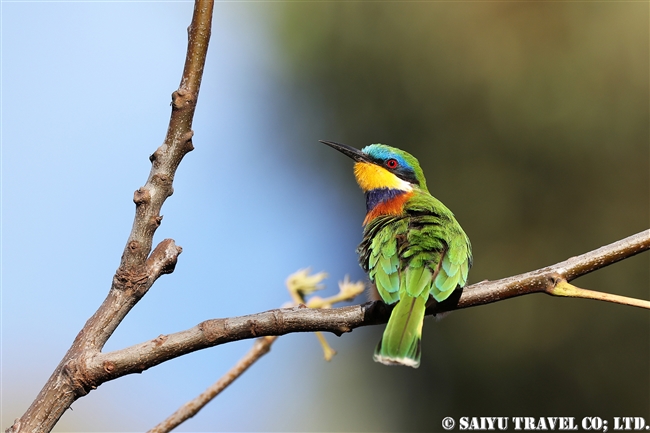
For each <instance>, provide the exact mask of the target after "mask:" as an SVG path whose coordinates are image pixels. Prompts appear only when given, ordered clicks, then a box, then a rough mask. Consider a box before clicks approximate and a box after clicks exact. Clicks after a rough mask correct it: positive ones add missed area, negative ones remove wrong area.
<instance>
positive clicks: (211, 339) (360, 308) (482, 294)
mask: <svg viewBox="0 0 650 433" xmlns="http://www.w3.org/2000/svg"><path fill="white" fill-rule="evenodd" d="M648 249H650V230H646V231H644V232H641V233H638V234H636V235H633V236H630V237H628V238H626V239H623V240H620V241H618V242H615V243H613V244H610V245H607V246H604V247H602V248H599V249H597V250H594V251H591V252H589V253H586V254H583V255H580V256H577V257H572V258H570V259H568V260H566V261H563V262H560V263H557V264H555V265H552V266H548V267H546V268H543V269H539V270H536V271H532V272H527V273H524V274H520V275H516V276H513V277H508V278H504V279H501V280H496V281H483V282H480V283H477V284H473V285H471V286H468V287H466V288H465V289H464V290H462V292H461V291H460V290H459V291H457V293H456V294H454V295H452V297H451V298H450V299H448V300H446V301H444V302H441V303H438V304H435V305H433V306H431V307H430V308H428V309H427V314H429V315H431V314H438V313H442V312H446V311H451V310H457V309H461V308H468V307H473V306H478V305H484V304H489V303H492V302H496V301H501V300H505V299H508V298H512V297H515V296H521V295H527V294H531V293H547V294H556V295H557V293H553V292H554V288H555V287H556V286H558V284H561V283H563V282H565V281H569V280H573V279H575V278H578V277H579V276H582V275H585V274H587V273H589V272H592V271H594V270H597V269H600V268H603V267H605V266H607V265H610V264H612V263H615V262H617V261H620V260H623V259H625V258H628V257H632V256H634V255H636V254H638V253H640V252H643V251H646V250H648ZM596 293H597V292H596ZM563 296H566V295H563ZM580 297H582V296H580ZM602 300H609V299H607V298H602ZM390 311H391V307H389V306H387V305H386V304H384V303H383V302H379V301H375V302H367V303H365V304H362V305H354V306H350V307H341V308H331V309H311V308H307V307H305V306H304V305H302V306H298V307H293V308H282V309H276V310H270V311H266V312H262V313H257V314H251V315H247V316H240V317H231V318H227V319H212V320H206V321H205V322H202V323H200V324H198V325H197V326H195V327H193V328H190V329H188V330H185V331H181V332H177V333H174V334H170V335H161V336H159V337H158V338H156V339H154V340H151V341H147V342H144V343H140V344H137V345H134V346H131V347H128V348H125V349H122V350H117V351H114V352H109V353H101V354H97V355H96V356H95V357H94V358H93V359H92V360H89V361H88V363H87V366H88V371H87V373H88V375H89V376H91V377H92V378H93V383H94V384H96V385H99V384H101V383H103V382H105V381H108V380H112V379H116V378H118V377H120V376H124V375H126V374H131V373H140V372H142V371H144V370H146V369H148V368H151V367H153V366H155V365H158V364H160V363H162V362H164V361H167V360H169V359H173V358H176V357H178V356H182V355H184V354H187V353H190V352H194V351H197V350H201V349H205V348H208V347H213V346H217V345H220V344H225V343H229V342H232V341H238V340H243V339H249V338H256V337H262V336H279V335H285V334H288V333H293V332H315V331H326V332H332V333H334V334H336V335H339V336H340V335H341V334H343V333H345V332H350V331H352V330H353V329H354V328H358V327H361V326H368V325H376V324H381V323H386V322H387V321H388V318H389V316H390Z"/></svg>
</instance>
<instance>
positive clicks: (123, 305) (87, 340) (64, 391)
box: [7, 0, 214, 432]
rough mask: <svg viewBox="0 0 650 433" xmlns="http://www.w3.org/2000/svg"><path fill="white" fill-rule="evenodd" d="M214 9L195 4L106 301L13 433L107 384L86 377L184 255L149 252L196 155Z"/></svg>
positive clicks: (43, 428) (168, 249) (161, 248)
mask: <svg viewBox="0 0 650 433" xmlns="http://www.w3.org/2000/svg"><path fill="white" fill-rule="evenodd" d="M213 6H214V2H213V1H212V0H197V1H196V3H195V5H194V14H193V17H192V23H191V25H190V27H189V29H188V33H189V41H188V49H187V56H186V59H185V67H184V70H183V76H182V78H181V83H180V86H179V89H178V90H177V91H176V92H174V93H173V94H172V114H171V118H170V121H169V128H168V130H167V136H166V138H165V141H164V143H163V144H162V145H161V146H160V147H159V148H158V149H157V150H156V151H155V152H154V153H153V155H151V157H150V160H151V171H150V173H149V177H148V179H147V182H146V183H145V185H144V186H143V187H141V188H139V189H138V190H137V191H136V192H135V193H134V195H133V201H134V202H135V205H136V208H135V218H134V220H133V227H132V229H131V234H130V235H129V238H128V240H127V242H126V246H125V248H124V252H123V254H122V260H121V261H120V266H119V268H118V269H117V271H116V272H115V276H114V277H113V282H112V284H111V288H110V290H109V293H108V296H107V297H106V299H105V300H104V302H103V303H102V305H101V306H100V307H99V309H98V310H97V311H96V312H95V314H93V316H92V317H91V318H90V319H88V321H87V322H86V324H85V325H84V327H83V329H82V330H81V332H79V334H78V335H77V337H76V338H75V340H74V342H73V343H72V346H71V347H70V349H69V350H68V352H67V353H66V354H65V356H64V357H63V359H62V360H61V362H60V363H59V365H58V366H57V367H56V369H55V370H54V372H53V373H52V375H51V376H50V378H49V380H48V381H47V383H46V384H45V386H44V387H43V389H42V390H41V392H40V393H39V394H38V396H37V397H36V399H35V400H34V402H33V403H32V405H31V406H30V407H29V409H27V412H25V414H24V415H23V416H22V417H21V418H19V419H17V420H16V421H15V422H14V424H13V425H12V426H11V427H9V429H7V431H8V432H21V431H25V432H49V431H50V430H51V429H52V428H53V427H54V425H55V424H56V423H57V421H58V420H59V418H60V417H61V415H63V413H64V412H65V411H66V410H67V409H68V408H69V407H70V405H71V404H72V402H74V401H75V400H76V399H77V398H79V397H81V396H84V395H86V394H87V393H88V392H90V390H92V389H94V388H96V387H97V386H99V385H100V384H101V383H102V382H98V381H97V380H96V379H97V378H96V377H94V376H93V375H92V374H88V369H87V365H88V364H93V362H92V360H93V359H94V357H95V356H96V355H97V354H99V353H100V351H101V350H102V348H103V347H104V344H106V341H107V340H108V339H109V337H110V336H111V335H112V334H113V332H114V331H115V329H116V328H117V326H118V325H119V324H120V323H121V322H122V320H123V319H124V317H125V316H126V315H127V314H128V312H129V311H131V309H132V308H133V306H134V305H135V304H136V303H137V302H138V301H139V300H140V299H141V298H142V297H143V296H144V295H145V293H147V291H148V290H149V288H150V287H151V286H152V284H153V283H154V282H155V281H156V279H158V277H160V276H161V275H163V274H166V273H170V272H172V271H173V270H174V267H175V266H176V261H177V258H178V255H179V254H180V253H181V251H182V249H181V248H180V247H178V246H176V245H175V244H174V241H173V240H171V239H166V240H164V241H162V242H161V243H160V244H159V245H158V246H157V247H156V248H155V249H154V251H153V252H151V249H152V245H153V235H154V233H155V231H156V229H157V228H158V227H159V226H160V223H161V222H162V215H160V210H161V208H162V205H163V203H164V202H165V200H166V199H167V197H169V196H170V195H172V193H173V188H172V182H173V180H174V175H175V173H176V168H177V167H178V165H179V164H180V162H181V160H182V159H183V157H184V156H185V155H186V154H187V153H188V152H189V151H191V150H192V149H193V146H192V134H193V132H192V129H191V128H192V119H193V117H194V109H195V107H196V101H197V98H198V95H199V88H200V85H201V77H202V75H203V65H204V64H205V58H206V54H207V49H208V42H209V39H210V29H211V26H212V9H213ZM107 368H108V366H107Z"/></svg>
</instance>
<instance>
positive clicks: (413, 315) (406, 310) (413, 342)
mask: <svg viewBox="0 0 650 433" xmlns="http://www.w3.org/2000/svg"><path fill="white" fill-rule="evenodd" d="M427 297H428V294H423V295H421V296H418V297H417V298H416V297H412V296H409V295H406V294H405V295H403V297H402V300H400V301H399V302H398V303H397V305H396V306H395V308H394V309H393V312H392V313H391V315H390V319H388V324H387V325H386V329H385V330H384V336H383V337H382V339H381V341H380V342H379V344H378V345H377V348H376V349H375V355H374V360H375V361H377V362H381V363H382V364H386V365H406V366H409V367H413V368H418V367H419V366H420V340H421V339H422V323H423V322H424V310H425V308H426V301H427Z"/></svg>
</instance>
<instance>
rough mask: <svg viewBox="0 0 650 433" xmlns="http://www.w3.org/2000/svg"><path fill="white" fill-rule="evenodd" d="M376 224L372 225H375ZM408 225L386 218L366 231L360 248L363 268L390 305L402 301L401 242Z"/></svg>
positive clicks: (399, 220)
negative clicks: (400, 292) (400, 297)
mask: <svg viewBox="0 0 650 433" xmlns="http://www.w3.org/2000/svg"><path fill="white" fill-rule="evenodd" d="M371 224H372V223H371ZM407 228H408V224H407V223H406V222H405V221H404V220H402V219H399V218H394V217H393V218H383V219H382V221H376V222H375V224H374V225H373V226H371V227H368V228H367V229H366V230H365V234H364V240H363V242H362V243H361V245H359V257H360V261H361V266H362V267H363V268H364V269H365V270H367V271H368V276H369V277H370V280H371V281H374V283H375V286H376V287H377V291H378V292H379V295H380V296H381V298H382V299H383V300H384V302H386V303H387V304H394V303H395V302H397V301H398V300H399V288H400V259H399V255H398V241H399V240H400V239H401V238H403V236H404V232H405V231H406V230H407Z"/></svg>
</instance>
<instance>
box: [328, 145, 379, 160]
mask: <svg viewBox="0 0 650 433" xmlns="http://www.w3.org/2000/svg"><path fill="white" fill-rule="evenodd" d="M318 141H320V142H321V143H323V144H327V145H328V146H329V147H333V148H334V149H336V150H338V151H339V152H341V153H343V154H344V155H347V156H349V157H350V158H352V159H353V160H355V161H357V162H373V161H371V160H370V158H368V155H366V154H365V153H363V152H362V151H360V150H359V149H357V148H354V147H352V146H348V145H347V144H341V143H335V142H333V141H327V140H318Z"/></svg>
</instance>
